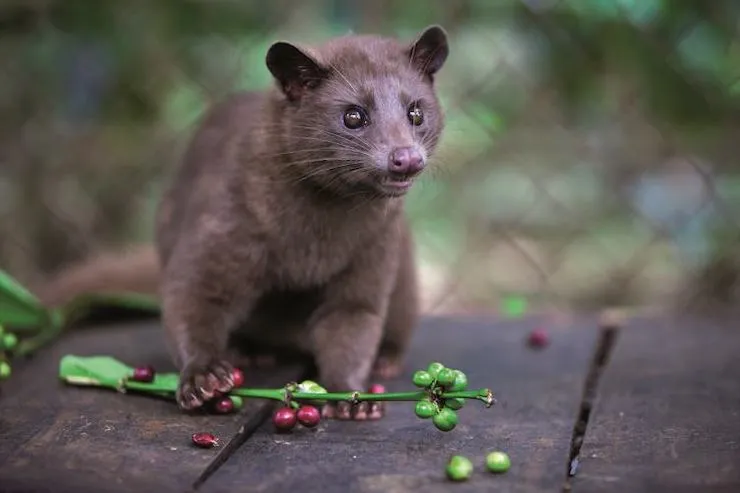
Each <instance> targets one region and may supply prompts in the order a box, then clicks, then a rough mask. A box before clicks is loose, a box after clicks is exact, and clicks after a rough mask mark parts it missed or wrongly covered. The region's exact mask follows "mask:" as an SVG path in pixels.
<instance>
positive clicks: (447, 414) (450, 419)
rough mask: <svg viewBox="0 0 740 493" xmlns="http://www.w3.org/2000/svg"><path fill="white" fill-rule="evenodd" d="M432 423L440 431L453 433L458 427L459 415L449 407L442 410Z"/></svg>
mask: <svg viewBox="0 0 740 493" xmlns="http://www.w3.org/2000/svg"><path fill="white" fill-rule="evenodd" d="M432 422H433V423H434V426H436V427H437V429H438V430H440V431H452V430H453V429H455V426H457V413H456V412H455V411H453V410H452V409H450V408H448V407H445V408H442V409H440V410H439V412H438V413H437V414H435V415H434V417H433V418H432Z"/></svg>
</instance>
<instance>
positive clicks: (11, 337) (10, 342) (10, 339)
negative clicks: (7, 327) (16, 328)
mask: <svg viewBox="0 0 740 493" xmlns="http://www.w3.org/2000/svg"><path fill="white" fill-rule="evenodd" d="M17 345H18V338H17V337H16V335H15V334H10V333H8V334H5V335H4V336H3V347H4V348H5V349H6V350H8V351H12V350H13V349H14V348H15V347H16V346H17Z"/></svg>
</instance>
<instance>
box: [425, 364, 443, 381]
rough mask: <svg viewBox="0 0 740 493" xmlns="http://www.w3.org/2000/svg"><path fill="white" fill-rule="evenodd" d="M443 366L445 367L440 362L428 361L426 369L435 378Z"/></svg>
mask: <svg viewBox="0 0 740 493" xmlns="http://www.w3.org/2000/svg"><path fill="white" fill-rule="evenodd" d="M444 367H445V365H443V364H442V363H438V362H436V361H435V362H434V363H430V364H429V367H428V368H427V371H428V372H429V374H430V375H431V376H432V378H437V375H438V374H439V372H440V371H441V370H444Z"/></svg>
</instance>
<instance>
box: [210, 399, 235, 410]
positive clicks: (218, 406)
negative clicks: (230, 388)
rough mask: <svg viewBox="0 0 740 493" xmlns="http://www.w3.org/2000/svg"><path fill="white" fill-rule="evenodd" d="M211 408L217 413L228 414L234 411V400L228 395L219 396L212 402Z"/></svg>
mask: <svg viewBox="0 0 740 493" xmlns="http://www.w3.org/2000/svg"><path fill="white" fill-rule="evenodd" d="M213 409H214V410H215V411H216V412H217V413H218V414H229V413H230V412H233V411H234V402H233V401H232V400H231V398H229V397H220V398H219V399H218V400H216V401H215V402H214V404H213Z"/></svg>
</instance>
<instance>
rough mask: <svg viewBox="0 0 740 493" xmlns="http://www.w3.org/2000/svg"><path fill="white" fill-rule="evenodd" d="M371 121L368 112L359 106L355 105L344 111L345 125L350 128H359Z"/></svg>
mask: <svg viewBox="0 0 740 493" xmlns="http://www.w3.org/2000/svg"><path fill="white" fill-rule="evenodd" d="M368 123H370V121H369V119H368V117H367V112H366V111H365V110H364V109H362V108H360V107H359V106H353V107H352V108H349V109H348V110H347V111H345V112H344V126H345V127H347V128H349V129H350V130H357V129H358V128H362V127H364V126H365V125H367V124H368Z"/></svg>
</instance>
